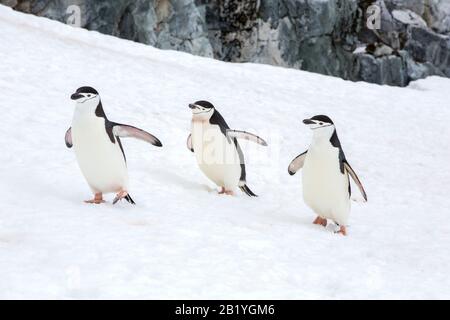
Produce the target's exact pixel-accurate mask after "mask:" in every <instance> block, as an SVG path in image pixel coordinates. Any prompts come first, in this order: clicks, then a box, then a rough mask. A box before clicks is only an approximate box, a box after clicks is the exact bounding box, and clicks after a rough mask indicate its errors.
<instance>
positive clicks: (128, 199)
mask: <svg viewBox="0 0 450 320" xmlns="http://www.w3.org/2000/svg"><path fill="white" fill-rule="evenodd" d="M125 200H127V201H128V202H129V203H131V204H136V202H134V200H133V198H131V196H130V195H129V194H127V196H126V197H125Z"/></svg>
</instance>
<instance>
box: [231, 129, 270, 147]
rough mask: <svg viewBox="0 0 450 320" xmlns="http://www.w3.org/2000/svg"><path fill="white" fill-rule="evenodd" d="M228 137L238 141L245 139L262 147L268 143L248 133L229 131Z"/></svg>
mask: <svg viewBox="0 0 450 320" xmlns="http://www.w3.org/2000/svg"><path fill="white" fill-rule="evenodd" d="M227 137H229V138H232V139H233V138H236V139H244V140H249V141H252V142H255V143H257V144H260V145H262V146H265V147H266V146H267V142H265V141H264V140H263V139H262V138H260V137H258V136H257V135H255V134H253V133H250V132H247V131H241V130H231V129H228V130H227Z"/></svg>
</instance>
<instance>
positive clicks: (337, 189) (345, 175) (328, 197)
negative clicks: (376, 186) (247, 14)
mask: <svg viewBox="0 0 450 320" xmlns="http://www.w3.org/2000/svg"><path fill="white" fill-rule="evenodd" d="M303 123H304V124H306V125H307V126H309V127H310V129H311V130H312V131H313V138H312V142H311V145H310V147H309V149H308V150H306V151H305V152H303V153H302V154H300V155H299V156H297V157H296V158H295V159H294V160H292V162H291V163H290V164H289V168H288V171H289V174H290V175H294V174H295V173H296V172H297V171H298V170H300V169H301V168H303V177H302V182H303V199H304V201H305V203H306V204H307V205H308V206H309V207H310V208H311V209H312V210H313V211H314V212H315V213H316V214H317V215H318V217H317V218H316V219H315V220H314V224H319V225H322V226H324V227H326V225H327V219H330V220H333V221H334V222H335V223H336V224H337V225H338V226H339V227H340V230H339V233H341V234H343V235H346V234H347V230H346V225H347V221H348V216H349V213H350V195H351V189H350V179H349V176H350V177H352V179H353V181H354V182H355V184H356V185H357V186H358V188H359V191H360V192H361V194H362V196H363V197H364V200H365V201H367V195H366V192H365V191H364V188H363V186H362V184H361V182H360V181H359V178H358V176H357V175H356V173H355V171H353V169H352V167H351V166H350V164H349V163H348V161H347V159H346V158H345V154H344V151H343V150H342V147H341V143H340V141H339V138H338V136H337V132H336V128H335V126H334V123H333V121H332V120H331V119H330V118H329V117H327V116H324V115H319V116H315V117H312V118H311V119H305V120H303Z"/></svg>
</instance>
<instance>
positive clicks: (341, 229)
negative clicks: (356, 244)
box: [336, 226, 347, 236]
mask: <svg viewBox="0 0 450 320" xmlns="http://www.w3.org/2000/svg"><path fill="white" fill-rule="evenodd" d="M336 233H340V234H342V235H343V236H346V235H347V228H346V227H345V226H340V227H339V230H338V231H336Z"/></svg>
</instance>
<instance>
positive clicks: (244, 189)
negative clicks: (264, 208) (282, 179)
mask: <svg viewBox="0 0 450 320" xmlns="http://www.w3.org/2000/svg"><path fill="white" fill-rule="evenodd" d="M239 189H241V190H242V192H244V193H245V194H246V195H248V196H249V197H257V195H256V194H254V193H253V191H252V190H250V188H249V187H248V186H247V185H246V184H244V185H242V186H239Z"/></svg>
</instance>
